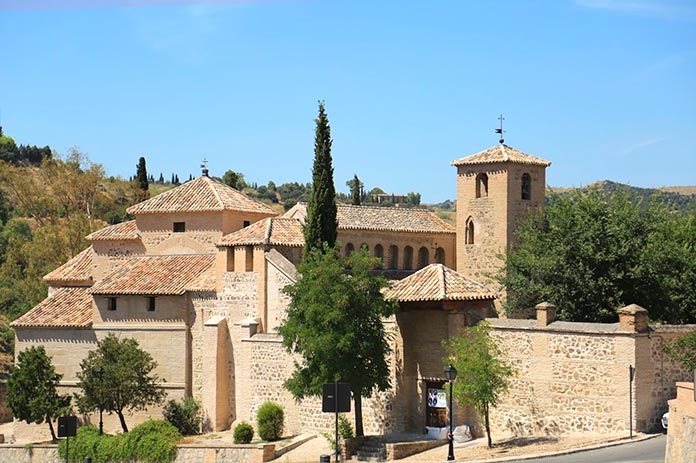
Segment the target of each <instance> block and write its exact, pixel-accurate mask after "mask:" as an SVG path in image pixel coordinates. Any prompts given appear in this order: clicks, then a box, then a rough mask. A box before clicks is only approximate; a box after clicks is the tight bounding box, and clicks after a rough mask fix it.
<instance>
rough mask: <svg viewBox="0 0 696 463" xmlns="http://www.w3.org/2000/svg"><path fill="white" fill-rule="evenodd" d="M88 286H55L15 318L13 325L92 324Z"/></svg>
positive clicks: (83, 326) (72, 325) (82, 326)
mask: <svg viewBox="0 0 696 463" xmlns="http://www.w3.org/2000/svg"><path fill="white" fill-rule="evenodd" d="M88 291H89V288H75V287H65V288H56V289H55V290H54V291H53V294H51V295H50V296H49V297H47V298H46V299H44V300H43V301H41V302H40V303H39V305H37V306H36V307H34V308H33V309H31V310H30V311H29V312H27V313H25V314H24V315H22V316H21V317H19V318H18V319H17V320H15V321H13V322H12V323H10V326H13V327H42V326H50V327H66V328H67V327H70V328H87V327H90V326H92V295H91V294H89V292H88Z"/></svg>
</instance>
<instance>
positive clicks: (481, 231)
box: [452, 129, 551, 290]
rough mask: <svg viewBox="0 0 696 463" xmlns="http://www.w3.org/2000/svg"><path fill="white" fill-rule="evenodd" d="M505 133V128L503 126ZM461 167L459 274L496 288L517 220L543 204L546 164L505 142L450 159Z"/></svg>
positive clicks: (501, 141)
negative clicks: (497, 277) (498, 275)
mask: <svg viewBox="0 0 696 463" xmlns="http://www.w3.org/2000/svg"><path fill="white" fill-rule="evenodd" d="M501 132H502V129H501ZM452 165H453V166H455V167H456V168H457V225H456V230H457V272H459V273H461V274H463V275H465V276H467V277H469V278H472V279H474V280H476V281H479V282H481V283H483V284H485V285H488V286H489V287H490V289H492V290H493V289H497V284H491V283H492V278H491V275H494V274H495V273H497V272H498V270H499V269H500V267H501V266H502V265H503V260H502V259H501V258H500V257H499V256H500V255H503V254H505V252H506V251H507V249H508V247H509V246H510V245H511V244H512V243H513V242H514V239H515V235H514V233H515V227H516V226H517V223H518V222H519V221H520V220H521V219H523V218H524V217H526V216H527V214H529V213H530V212H532V211H535V210H541V209H543V207H544V201H545V199H546V198H545V191H546V168H547V167H548V166H550V165H551V163H550V162H548V161H545V160H543V159H541V158H538V157H536V156H532V155H530V154H526V153H523V152H521V151H518V150H516V149H514V148H511V147H510V146H507V145H505V144H504V143H503V140H502V134H501V140H500V144H498V145H497V146H494V147H492V148H489V149H487V150H485V151H481V152H480V153H476V154H473V155H471V156H467V157H463V158H461V159H457V160H456V161H453V162H452Z"/></svg>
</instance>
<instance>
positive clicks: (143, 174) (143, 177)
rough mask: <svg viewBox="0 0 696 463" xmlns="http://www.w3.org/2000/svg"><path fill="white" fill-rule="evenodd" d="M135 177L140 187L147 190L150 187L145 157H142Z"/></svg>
mask: <svg viewBox="0 0 696 463" xmlns="http://www.w3.org/2000/svg"><path fill="white" fill-rule="evenodd" d="M135 179H136V182H137V183H138V189H140V190H142V191H147V190H148V189H149V188H150V184H149V182H148V179H147V168H146V167H145V158H144V157H140V161H138V172H137V174H136V175H135Z"/></svg>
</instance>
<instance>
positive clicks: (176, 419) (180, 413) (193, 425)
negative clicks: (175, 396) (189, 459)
mask: <svg viewBox="0 0 696 463" xmlns="http://www.w3.org/2000/svg"><path fill="white" fill-rule="evenodd" d="M162 415H163V416H164V419H165V420H167V421H169V422H170V423H171V424H173V425H174V427H176V429H178V430H179V432H180V433H181V434H182V435H183V436H193V435H196V434H200V433H201V427H202V425H203V409H202V408H201V404H200V403H199V402H198V401H197V400H196V399H194V398H193V397H184V398H183V399H181V400H170V401H169V402H167V405H165V406H164V410H162Z"/></svg>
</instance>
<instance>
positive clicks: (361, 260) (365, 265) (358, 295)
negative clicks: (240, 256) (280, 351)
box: [278, 246, 395, 436]
mask: <svg viewBox="0 0 696 463" xmlns="http://www.w3.org/2000/svg"><path fill="white" fill-rule="evenodd" d="M376 264H377V261H376V259H372V258H370V256H369V254H368V252H367V251H366V250H365V249H362V250H360V251H356V252H353V253H351V254H350V256H348V257H341V256H340V254H339V252H338V250H337V249H335V248H334V249H328V248H327V247H326V246H325V247H324V249H315V250H313V251H312V252H311V253H310V254H309V255H308V256H307V257H306V258H305V260H304V261H303V262H301V263H300V265H299V266H298V272H299V278H298V280H297V282H296V283H295V284H294V285H291V286H288V287H287V288H286V291H287V292H288V294H289V295H290V297H291V298H292V300H291V302H290V304H289V306H288V309H287V317H286V319H285V320H284V321H283V323H282V324H281V326H280V327H279V328H278V332H279V333H280V334H281V335H282V336H283V345H284V346H285V347H286V348H287V350H288V351H289V352H292V353H296V354H299V355H300V356H301V357H302V362H301V363H298V362H296V363H295V371H294V373H293V374H292V376H291V377H290V379H288V380H287V381H286V382H285V387H286V388H287V389H288V390H289V391H290V392H291V393H292V395H293V396H295V398H297V399H301V398H303V397H311V396H320V395H321V392H322V385H323V384H324V383H332V382H334V381H344V382H347V383H350V386H351V392H352V395H353V402H354V404H355V433H356V435H357V436H362V435H363V426H362V398H363V397H370V396H371V395H372V393H373V391H374V390H375V389H378V390H380V391H384V390H386V389H388V388H389V387H391V383H390V381H389V363H388V361H387V358H388V356H389V354H390V352H391V349H390V347H389V343H388V335H387V333H385V330H384V324H383V323H382V318H383V317H387V316H389V315H391V314H392V313H393V312H394V309H395V304H394V303H392V302H388V301H385V300H384V296H383V295H382V292H381V290H382V288H384V287H385V286H386V284H387V280H386V279H385V278H384V277H382V276H381V275H374V274H372V273H371V271H372V270H373V269H374V268H375V266H376ZM347 268H348V269H350V271H349V272H348V271H346V269H347Z"/></svg>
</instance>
